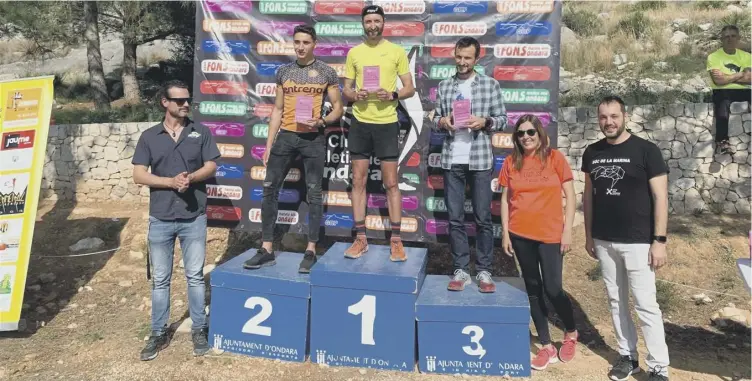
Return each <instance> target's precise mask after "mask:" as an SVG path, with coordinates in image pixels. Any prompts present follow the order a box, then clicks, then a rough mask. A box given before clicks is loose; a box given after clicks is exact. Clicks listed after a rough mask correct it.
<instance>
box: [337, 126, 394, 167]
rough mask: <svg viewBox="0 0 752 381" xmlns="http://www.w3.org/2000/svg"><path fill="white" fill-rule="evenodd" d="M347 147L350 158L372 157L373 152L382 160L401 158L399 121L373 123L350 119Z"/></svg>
mask: <svg viewBox="0 0 752 381" xmlns="http://www.w3.org/2000/svg"><path fill="white" fill-rule="evenodd" d="M350 120H351V122H350V131H349V133H348V136H347V147H348V149H349V150H350V160H358V159H366V160H368V159H370V158H371V154H372V153H373V154H374V156H376V157H378V158H379V160H381V161H397V159H399V133H400V125H399V123H397V122H395V123H388V124H373V123H363V122H359V121H358V120H356V119H355V118H352V119H350Z"/></svg>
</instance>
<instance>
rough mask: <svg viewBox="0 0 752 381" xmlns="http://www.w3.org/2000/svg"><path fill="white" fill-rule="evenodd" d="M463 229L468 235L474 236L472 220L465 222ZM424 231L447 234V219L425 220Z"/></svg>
mask: <svg viewBox="0 0 752 381" xmlns="http://www.w3.org/2000/svg"><path fill="white" fill-rule="evenodd" d="M465 231H466V232H467V235H468V236H471V237H474V236H475V224H474V223H472V222H465ZM426 233H429V234H435V235H447V234H449V221H446V220H434V219H430V220H426Z"/></svg>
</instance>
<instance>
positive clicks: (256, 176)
mask: <svg viewBox="0 0 752 381" xmlns="http://www.w3.org/2000/svg"><path fill="white" fill-rule="evenodd" d="M251 179H253V180H266V167H264V166H261V165H257V166H255V167H252V168H251ZM285 181H286V182H290V183H295V182H298V181H300V169H298V168H290V170H289V171H288V172H287V176H285Z"/></svg>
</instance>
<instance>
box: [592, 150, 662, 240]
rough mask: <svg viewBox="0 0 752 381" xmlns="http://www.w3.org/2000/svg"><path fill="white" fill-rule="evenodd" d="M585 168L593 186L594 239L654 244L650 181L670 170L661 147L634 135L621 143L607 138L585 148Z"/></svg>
mask: <svg viewBox="0 0 752 381" xmlns="http://www.w3.org/2000/svg"><path fill="white" fill-rule="evenodd" d="M582 170H583V171H584V172H587V173H589V175H590V181H591V184H592V186H593V191H592V192H593V194H592V199H593V221H592V229H593V230H592V235H593V238H596V239H601V240H605V241H611V242H620V243H650V242H651V236H652V235H653V225H654V221H653V198H652V192H651V190H650V183H649V181H650V179H651V178H653V177H655V176H658V175H661V174H664V173H668V166H667V165H666V162H665V161H664V160H663V156H662V155H661V151H660V149H658V146H656V145H655V144H653V143H651V142H649V141H647V140H645V139H642V138H640V137H638V136H634V135H632V136H630V137H629V138H628V139H627V140H626V141H624V142H623V143H621V144H617V145H613V144H609V143H608V142H607V141H606V140H605V139H603V140H600V141H598V142H596V143H594V144H592V145H590V146H588V147H587V149H585V153H584V154H583V156H582Z"/></svg>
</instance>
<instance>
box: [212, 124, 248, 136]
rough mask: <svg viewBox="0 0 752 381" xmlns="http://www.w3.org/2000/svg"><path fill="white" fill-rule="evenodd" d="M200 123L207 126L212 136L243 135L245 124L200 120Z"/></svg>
mask: <svg viewBox="0 0 752 381" xmlns="http://www.w3.org/2000/svg"><path fill="white" fill-rule="evenodd" d="M201 124H202V125H203V126H204V127H206V128H208V129H209V131H211V134H212V135H214V136H231V137H234V138H236V137H241V136H244V135H245V126H244V125H243V123H231V122H201Z"/></svg>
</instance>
